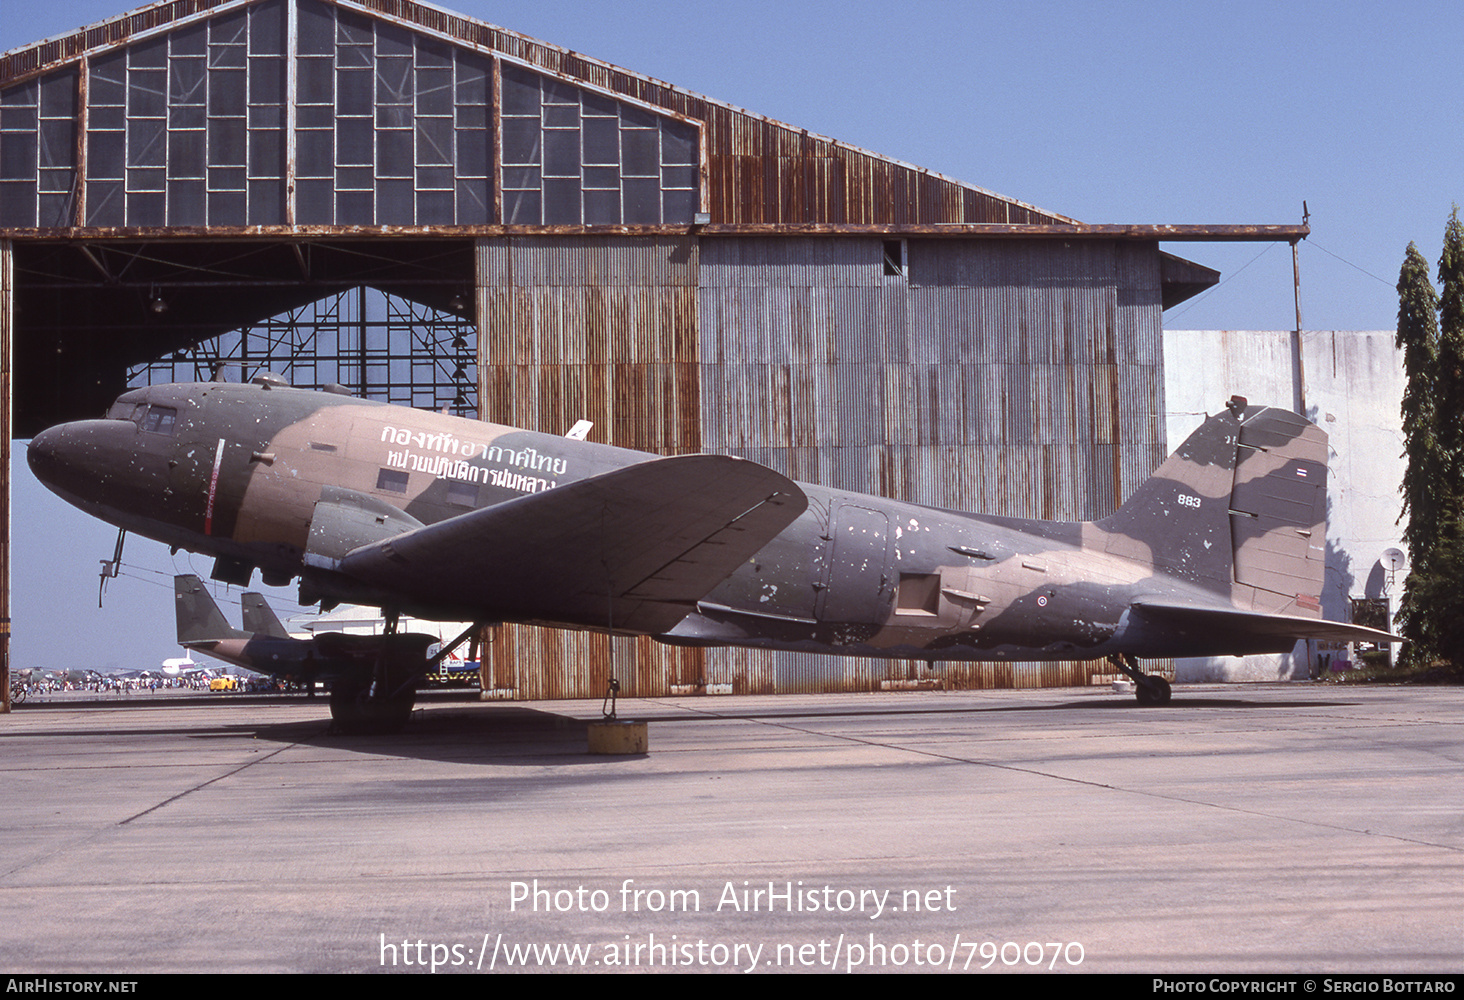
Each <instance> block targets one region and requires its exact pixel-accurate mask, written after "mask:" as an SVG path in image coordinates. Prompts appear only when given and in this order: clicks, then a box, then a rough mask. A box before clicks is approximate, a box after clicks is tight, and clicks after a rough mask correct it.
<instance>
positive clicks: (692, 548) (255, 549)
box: [29, 374, 1397, 719]
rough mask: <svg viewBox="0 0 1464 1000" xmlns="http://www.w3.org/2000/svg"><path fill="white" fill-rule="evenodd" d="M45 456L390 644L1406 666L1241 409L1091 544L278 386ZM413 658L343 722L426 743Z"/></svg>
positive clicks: (217, 572)
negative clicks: (1350, 658) (489, 631)
mask: <svg viewBox="0 0 1464 1000" xmlns="http://www.w3.org/2000/svg"><path fill="white" fill-rule="evenodd" d="M29 460H30V464H31V468H32V469H33V470H34V471H35V474H36V475H37V476H38V477H39V478H40V479H41V481H42V482H44V483H45V484H46V485H47V486H49V487H50V488H51V489H52V490H54V491H55V492H56V493H58V494H59V495H60V496H61V497H63V498H64V499H66V500H68V501H69V502H71V503H73V504H75V505H76V506H77V507H80V508H81V509H82V510H85V511H87V512H89V513H91V514H94V515H96V516H97V517H100V518H102V519H104V520H106V521H109V522H111V523H112V524H115V525H117V526H118V527H119V528H121V529H123V530H124V531H133V532H136V533H138V534H142V535H145V536H147V537H150V538H154V539H157V540H159V541H162V542H165V543H167V544H168V545H171V546H174V547H175V548H184V549H188V550H190V551H195V552H203V553H208V554H211V555H213V556H215V557H216V562H215V565H214V570H213V574H212V575H213V576H214V578H215V579H221V580H224V581H227V582H230V583H238V584H240V585H246V584H247V583H248V582H249V580H250V579H251V577H252V575H253V572H254V570H255V569H259V570H260V571H261V572H262V575H263V579H264V582H265V583H266V584H270V585H281V584H284V583H287V582H288V581H289V580H291V579H292V578H296V577H298V578H299V580H300V599H301V602H302V603H304V604H314V603H317V602H319V603H321V605H322V607H323V608H329V607H333V606H334V605H335V604H336V603H338V602H343V601H345V602H352V603H357V604H366V605H372V606H375V607H380V608H382V609H383V610H384V612H385V613H386V615H387V619H388V623H391V622H393V621H395V618H396V616H398V615H400V614H403V613H409V614H412V615H416V616H418V617H421V618H426V619H430V620H438V621H443V620H458V621H472V622H476V623H479V624H480V625H481V624H486V623H488V622H500V621H514V622H528V623H533V624H539V625H549V626H556V627H560V628H573V629H598V630H605V631H613V632H618V633H624V634H646V635H651V636H654V637H655V638H657V639H658V640H660V641H663V642H668V643H680V644H689V645H704V646H719V645H735V646H752V647H760V648H768V649H781V650H797V651H806V652H820V653H835V654H849V655H857V656H876V657H901V658H903V657H910V658H917V659H927V660H1054V659H1099V658H1103V657H1107V658H1109V659H1110V660H1112V661H1113V663H1114V664H1115V666H1116V667H1117V668H1118V669H1119V670H1121V671H1123V672H1124V673H1125V674H1127V675H1128V676H1130V677H1132V678H1133V679H1134V680H1135V682H1136V685H1137V688H1136V693H1137V696H1138V699H1139V701H1140V702H1141V703H1143V704H1162V703H1164V702H1167V701H1168V700H1169V696H1170V691H1169V685H1168V684H1167V683H1166V682H1165V681H1164V680H1163V678H1161V677H1157V676H1152V675H1148V674H1145V673H1143V672H1142V671H1140V670H1139V669H1138V667H1137V666H1136V664H1135V662H1134V661H1135V659H1136V658H1149V657H1172V656H1207V655H1226V654H1233V655H1241V654H1246V653H1263V652H1279V651H1285V650H1289V649H1290V648H1291V647H1292V646H1293V645H1294V644H1295V642H1296V641H1297V640H1298V639H1309V638H1314V639H1328V640H1340V641H1352V640H1365V641H1374V642H1375V641H1396V640H1397V637H1396V636H1390V635H1388V634H1387V633H1384V632H1379V631H1376V630H1373V629H1367V628H1363V627H1360V626H1354V625H1346V624H1342V623H1337V622H1331V621H1327V620H1325V619H1323V618H1322V617H1321V602H1320V594H1321V588H1322V576H1323V553H1324V549H1325V545H1326V514H1325V511H1326V476H1327V437H1326V434H1325V433H1324V432H1323V431H1322V430H1320V429H1319V428H1318V427H1316V426H1315V425H1313V424H1311V423H1310V422H1308V421H1307V420H1305V419H1304V418H1302V417H1300V416H1297V415H1296V414H1294V413H1290V412H1288V411H1284V410H1279V409H1273V408H1266V407H1259V406H1250V405H1247V403H1246V401H1245V400H1244V399H1242V398H1240V397H1234V398H1232V399H1231V401H1230V402H1229V403H1228V404H1226V406H1225V408H1224V409H1223V410H1221V411H1220V412H1219V413H1217V414H1216V415H1215V416H1212V417H1210V418H1209V419H1208V420H1206V421H1205V423H1204V424H1203V425H1202V426H1201V427H1200V428H1199V429H1198V430H1197V431H1195V432H1194V434H1192V435H1191V436H1190V437H1189V438H1188V439H1187V440H1186V441H1185V442H1184V443H1183V444H1182V445H1181V446H1180V447H1179V449H1178V450H1177V451H1176V452H1175V453H1174V454H1173V455H1172V456H1171V457H1170V458H1169V459H1168V460H1167V461H1166V462H1165V463H1164V464H1163V465H1161V466H1160V467H1159V469H1158V470H1156V472H1155V473H1154V475H1153V476H1152V477H1151V478H1150V479H1149V480H1147V481H1146V482H1145V483H1144V484H1142V485H1141V486H1140V487H1139V489H1138V490H1137V491H1136V492H1135V493H1134V495H1133V496H1132V497H1130V498H1129V500H1128V501H1127V502H1126V503H1124V505H1123V506H1122V507H1120V508H1119V509H1118V510H1117V511H1116V512H1115V513H1113V514H1112V515H1110V516H1109V517H1106V518H1104V519H1102V520H1100V521H1093V522H1072V523H1065V522H1053V521H1034V520H1024V519H1019V518H1012V517H998V516H990V515H984V514H970V513H963V512H959V511H951V510H941V509H937V508H931V507H922V506H918V505H916V504H910V503H902V502H899V501H895V500H889V499H885V498H880V497H873V496H865V495H861V494H856V493H848V492H844V491H840V490H833V489H826V488H823V487H819V486H813V485H807V484H799V483H795V482H793V481H792V480H790V479H788V478H786V477H785V476H782V475H780V474H779V473H777V472H775V471H774V470H772V469H769V468H766V467H765V466H762V465H758V464H756V463H754V462H750V461H747V460H744V459H739V458H734V457H731V456H726V455H683V456H676V457H670V458H661V457H657V456H654V455H648V454H644V453H641V452H634V451H627V450H624V449H620V448H613V447H609V446H606V445H599V444H594V443H591V442H587V441H583V440H579V439H577V438H574V437H556V436H552V435H547V434H539V433H533V432H529V431H524V430H518V429H515V428H511V427H504V426H500V425H497V424H492V423H485V422H479V421H474V420H465V419H461V418H455V417H450V416H446V415H443V414H437V413H430V412H425V411H419V410H412V409H407V408H403V407H398V406H391V405H388V404H385V403H378V402H372V401H369V400H364V399H358V398H354V397H352V396H350V395H349V394H346V393H345V392H344V390H342V391H341V392H330V391H324V392H316V391H309V390H302V389H293V388H290V387H289V386H288V385H286V384H285V382H284V380H282V379H280V378H279V377H278V376H275V375H270V374H265V375H262V376H260V377H258V378H256V379H255V380H254V381H253V383H251V384H237V383H209V384H193V385H158V386H151V387H148V388H143V389H136V390H133V391H131V392H128V393H125V394H123V395H122V396H121V397H119V398H118V400H117V402H116V403H115V404H113V406H112V408H111V409H110V411H108V413H107V416H106V418H105V419H102V420H83V421H78V422H75V423H68V424H62V425H60V426H57V427H52V428H50V429H49V430H47V431H44V432H43V433H41V434H40V435H38V436H37V437H36V438H35V439H34V440H33V441H32V442H31V445H30V452H29ZM389 631H394V629H389ZM383 652H384V648H383ZM391 659H393V658H392V657H389V656H385V655H382V656H379V657H377V660H378V661H379V662H378V663H377V664H376V665H375V666H373V667H366V666H362V667H360V668H359V669H358V672H357V673H355V674H353V675H349V678H348V679H342V680H340V681H338V683H339V684H340V685H342V687H341V690H342V691H343V692H348V693H349V697H347V696H345V695H343V696H342V697H341V698H339V699H338V698H336V697H333V698H332V702H333V705H334V703H336V702H337V701H339V702H340V703H341V704H342V706H345V705H347V704H348V703H349V704H354V705H356V706H357V709H356V711H358V712H368V711H369V710H373V709H374V710H375V711H376V712H377V713H378V714H379V715H382V716H387V717H393V718H397V717H399V718H402V719H405V717H406V713H408V712H410V708H411V704H412V697H413V694H412V678H411V677H400V676H395V677H394V676H393V672H392V670H390V669H388V666H387V665H386V664H387V661H389V660H391ZM368 670H369V671H372V673H371V674H370V676H369V678H368V676H367V671H368ZM342 711H345V708H344V707H343V708H342Z"/></svg>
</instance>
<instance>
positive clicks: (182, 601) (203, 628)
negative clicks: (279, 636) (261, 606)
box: [173, 573, 249, 646]
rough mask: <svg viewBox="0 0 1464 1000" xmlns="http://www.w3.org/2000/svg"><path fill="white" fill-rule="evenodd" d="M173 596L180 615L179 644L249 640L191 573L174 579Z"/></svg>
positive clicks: (200, 581)
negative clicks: (231, 622)
mask: <svg viewBox="0 0 1464 1000" xmlns="http://www.w3.org/2000/svg"><path fill="white" fill-rule="evenodd" d="M173 596H174V597H175V598H176V599H177V600H176V601H175V603H176V605H177V612H178V644H179V645H180V646H186V645H188V644H189V643H193V642H208V641H210V640H215V639H247V638H248V637H249V636H248V633H247V632H241V631H239V630H238V629H236V628H234V627H233V626H231V625H230V624H229V622H228V619H226V618H225V617H224V613H223V612H222V611H220V610H219V606H218V605H217V604H215V603H214V599H213V598H212V597H210V596H209V594H208V590H207V589H206V588H205V587H204V585H203V581H202V580H200V579H199V578H198V577H196V576H194V575H193V574H191V573H185V574H183V575H182V576H175V577H173Z"/></svg>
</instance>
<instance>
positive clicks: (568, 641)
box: [478, 236, 1166, 698]
mask: <svg viewBox="0 0 1464 1000" xmlns="http://www.w3.org/2000/svg"><path fill="white" fill-rule="evenodd" d="M886 243H887V241H885V240H883V239H880V238H877V237H859V238H856V237H704V238H700V239H697V238H694V237H687V238H680V239H678V238H664V237H663V238H655V239H652V238H634V237H614V238H595V237H564V236H558V237H510V238H499V239H485V240H481V241H479V243H478V266H479V272H480V279H479V280H480V290H479V316H480V327H481V331H482V333H481V335H480V337H479V351H480V356H479V366H480V367H479V370H480V372H482V377H483V381H484V385H483V391H482V399H483V415H484V416H485V418H487V419H491V420H495V421H499V422H503V423H509V424H514V425H517V426H524V427H530V428H533V429H535V430H541V431H546V432H552V433H563V432H564V431H565V430H567V429H568V428H569V427H570V426H572V425H573V423H574V422H575V421H576V420H578V419H580V418H588V419H590V420H593V421H595V423H596V431H595V432H594V433H593V434H592V439H593V440H597V441H605V442H607V443H610V444H616V445H621V446H624V447H632V448H641V449H644V450H648V451H653V452H657V453H660V454H675V453H685V452H692V451H708V452H724V453H733V454H737V455H742V456H744V457H746V458H750V459H752V460H754V461H758V462H761V463H763V464H766V465H768V466H771V467H772V468H775V469H777V470H779V471H780V472H783V473H785V474H787V475H790V476H792V477H794V478H796V479H800V480H805V481H809V482H815V483H820V484H823V485H828V486H834V487H838V488H842V489H849V490H856V491H859V492H868V493H877V494H882V495H885V496H890V497H894V498H897V499H904V500H910V501H913V502H916V503H924V504H933V505H937V506H944V507H956V508H960V509H965V510H976V511H983V512H988V513H1002V514H1012V515H1016V516H1023V517H1041V518H1053V519H1064V520H1067V519H1079V518H1084V519H1088V518H1096V517H1102V516H1104V515H1105V514H1107V513H1109V512H1111V511H1112V510H1113V509H1114V508H1115V507H1117V506H1118V504H1119V503H1120V502H1121V501H1122V500H1123V499H1124V497H1126V496H1127V495H1128V493H1130V492H1131V491H1132V490H1133V489H1134V488H1135V487H1136V486H1137V485H1138V484H1139V483H1140V482H1142V481H1143V479H1144V478H1145V477H1146V476H1147V475H1148V474H1149V473H1150V472H1151V471H1152V470H1153V468H1154V467H1155V466H1157V465H1158V464H1159V462H1160V461H1162V460H1163V457H1164V454H1163V452H1164V438H1163V434H1164V429H1163V427H1162V425H1161V423H1160V420H1161V416H1162V414H1163V413H1164V399H1163V378H1162V370H1161V364H1162V357H1163V352H1162V342H1161V341H1160V308H1161V307H1160V295H1161V292H1160V264H1159V254H1158V249H1157V247H1156V246H1155V245H1153V244H1136V243H1125V242H1120V241H1105V242H1094V241H1087V242H1076V241H1075V242H1074V243H1072V244H1068V245H1063V244H1061V243H1058V242H1056V241H1041V242H1038V241H1032V242H1025V243H1024V242H1012V241H1003V242H998V241H981V240H949V239H947V240H930V241H923V242H922V241H918V240H912V241H910V242H909V244H908V247H907V249H906V250H905V251H904V253H903V255H902V256H903V259H904V261H905V262H906V266H905V268H904V270H903V272H902V273H897V274H888V273H886V271H887V270H888V268H887V267H886V262H885V257H886ZM610 652H611V643H610V641H609V640H607V639H605V638H604V637H599V636H590V635H585V634H570V633H562V632H552V631H547V630H538V629H531V628H527V627H517V626H506V627H504V628H501V629H498V630H496V634H495V636H494V638H493V640H492V641H491V642H490V643H489V644H488V649H487V651H486V653H485V659H486V660H487V661H488V662H489V665H490V666H489V669H490V671H491V674H492V676H491V684H490V686H492V687H494V688H496V689H498V690H499V691H500V692H501V693H503V694H505V695H506V694H509V693H512V694H513V695H514V696H517V697H540V698H549V697H598V696H600V695H601V694H602V693H603V690H604V683H605V680H606V678H608V676H609V669H610V667H609V662H608V661H609V657H610ZM615 656H616V660H617V671H618V673H619V675H620V677H621V681H622V684H623V685H624V688H625V693H626V694H627V695H640V696H651V695H661V694H670V693H673V692H675V693H688V692H694V691H704V690H711V691H728V692H736V693H784V692H797V691H802V692H812V691H847V690H860V691H868V690H877V689H880V688H882V687H905V686H915V687H919V686H928V685H931V684H941V685H945V686H950V687H996V686H1033V687H1035V686H1052V685H1073V684H1086V683H1089V682H1091V680H1092V679H1093V678H1094V677H1095V676H1107V673H1108V672H1107V668H1106V667H1105V666H1102V665H1094V664H1089V663H1084V662H1077V661H1074V662H1060V663H1045V664H948V665H940V666H935V667H933V666H931V665H930V664H926V663H922V662H916V661H876V660H866V659H859V658H854V657H829V656H816V655H808V654H791V653H773V652H765V651H754V650H732V649H709V650H704V651H699V650H690V649H676V648H671V647H664V646H661V645H659V644H657V643H654V642H651V641H649V640H644V639H642V640H616V643H615ZM1165 667H1166V664H1159V665H1158V669H1160V670H1163V669H1164V668H1165Z"/></svg>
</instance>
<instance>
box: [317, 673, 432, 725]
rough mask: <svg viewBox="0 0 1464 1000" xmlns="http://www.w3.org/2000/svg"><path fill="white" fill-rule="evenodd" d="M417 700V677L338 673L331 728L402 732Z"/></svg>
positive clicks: (331, 700)
mask: <svg viewBox="0 0 1464 1000" xmlns="http://www.w3.org/2000/svg"><path fill="white" fill-rule="evenodd" d="M416 703H417V686H416V678H406V679H405V682H403V679H402V678H401V677H396V678H392V677H390V676H388V677H386V678H373V679H372V680H369V681H364V680H363V679H361V678H356V677H338V678H336V680H335V681H334V682H333V683H332V684H331V686H330V718H331V723H332V727H331V728H332V729H334V730H335V731H336V732H338V733H351V734H378V733H395V732H399V731H400V730H401V728H402V727H403V726H405V725H406V724H407V720H408V719H410V718H411V716H412V706H413V705H415V704H416Z"/></svg>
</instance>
